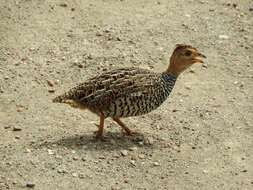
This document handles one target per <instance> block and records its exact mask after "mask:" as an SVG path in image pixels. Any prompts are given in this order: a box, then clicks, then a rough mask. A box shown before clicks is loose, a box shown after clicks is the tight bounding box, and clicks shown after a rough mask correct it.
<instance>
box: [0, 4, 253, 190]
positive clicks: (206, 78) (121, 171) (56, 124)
mask: <svg viewBox="0 0 253 190" xmlns="http://www.w3.org/2000/svg"><path fill="white" fill-rule="evenodd" d="M177 43H187V44H191V45H193V46H195V47H197V48H198V49H199V50H200V51H201V52H203V53H204V54H205V55H206V56H207V57H208V59H207V60H206V63H205V64H204V65H201V64H198V65H195V66H194V67H192V69H191V70H188V71H186V72H185V73H183V74H182V75H181V76H180V77H179V79H178V81H177V84H176V86H175V88H174V90H173V93H172V94H171V96H170V98H169V99H168V100H167V101H166V102H165V103H164V104H163V105H162V106H161V107H160V108H159V109H157V110H156V111H154V112H151V113H150V114H148V115H144V116H141V117H132V118H126V119H124V121H125V122H126V123H127V124H128V126H129V127H130V128H131V129H133V130H135V131H137V132H138V133H139V134H138V135H136V136H133V137H127V136H124V135H123V134H122V131H121V130H120V128H119V127H118V126H117V125H116V124H115V123H113V122H112V121H111V120H109V119H108V120H106V126H107V127H106V134H105V135H106V137H107V139H108V140H107V141H106V142H101V141H96V140H94V138H93V136H94V135H93V131H95V130H96V125H95V124H96V123H98V121H99V118H98V117H97V116H96V115H94V114H92V113H89V112H87V111H81V110H77V109H73V108H70V107H69V106H67V105H63V104H53V103H52V101H51V100H52V98H53V97H55V96H56V95H58V94H61V93H62V92H64V91H65V90H67V89H69V88H70V87H72V86H74V85H76V84H77V83H79V82H82V81H84V80H85V79H87V78H89V77H91V76H93V75H96V74H98V73H101V72H102V71H105V70H110V69H113V68H120V67H128V66H135V67H142V68H148V69H152V70H155V71H157V72H161V71H163V70H165V69H166V68H167V66H168V58H169V56H170V54H171V52H172V50H173V48H174V47H175V44H177ZM252 60H253V2H252V1H251V0H241V1H239V0H234V1H227V0H212V1H211V0H179V1H177V0H171V1H167V0H159V1H152V0H138V1H134V0H89V1H88V0H82V1H81V0H75V1H71V0H62V1H59V0H56V1H53V0H15V1H13V0H10V1H4V0H1V3H0V135H1V137H0V189H1V190H6V189H15V190H16V189H32V188H33V189H38V190H49V189H53V190H57V189H58V190H60V189H61V190H69V189H109V190H110V189H111V190H118V189H139V190H144V189H146V190H151V189H175V190H178V189H179V190H181V189H182V190H187V189H189V190H191V189H201V190H203V189H210V190H213V189H219V190H221V189H225V190H227V189H231V190H235V189H239V190H246V189H253V164H252V163H253V140H252V137H253V93H252V92H253V67H252V63H253V62H252Z"/></svg>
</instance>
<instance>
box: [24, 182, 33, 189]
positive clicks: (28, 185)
mask: <svg viewBox="0 0 253 190" xmlns="http://www.w3.org/2000/svg"><path fill="white" fill-rule="evenodd" d="M26 187H28V188H34V187H35V184H34V183H31V182H28V183H27V184H26Z"/></svg>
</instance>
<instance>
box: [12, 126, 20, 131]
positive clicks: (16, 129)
mask: <svg viewBox="0 0 253 190" xmlns="http://www.w3.org/2000/svg"><path fill="white" fill-rule="evenodd" d="M12 130H13V131H22V129H21V128H20V127H13V129H12Z"/></svg>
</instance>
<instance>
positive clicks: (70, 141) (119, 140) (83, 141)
mask: <svg viewBox="0 0 253 190" xmlns="http://www.w3.org/2000/svg"><path fill="white" fill-rule="evenodd" d="M149 141H150V140H149V138H148V137H145V136H144V135H143V134H135V135H133V136H127V135H122V133H119V132H114V133H112V132H108V133H107V134H106V136H105V138H104V139H102V140H101V139H96V138H95V137H94V135H91V134H89V135H74V136H67V137H61V138H60V139H57V140H53V141H44V142H42V143H40V144H37V145H36V146H37V147H47V148H51V147H57V146H58V147H66V148H71V149H87V150H96V151H99V150H107V151H112V150H118V149H127V148H130V147H134V146H136V147H137V146H138V147H145V148H154V143H153V142H149Z"/></svg>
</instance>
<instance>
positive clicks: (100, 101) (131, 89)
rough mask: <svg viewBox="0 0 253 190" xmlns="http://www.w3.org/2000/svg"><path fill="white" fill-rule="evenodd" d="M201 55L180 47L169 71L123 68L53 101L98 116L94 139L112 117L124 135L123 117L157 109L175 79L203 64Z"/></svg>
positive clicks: (174, 53) (192, 48) (177, 47)
mask: <svg viewBox="0 0 253 190" xmlns="http://www.w3.org/2000/svg"><path fill="white" fill-rule="evenodd" d="M202 58H205V56H204V55H203V54H201V53H200V52H198V50H197V49H196V48H194V47H192V46H190V45H183V44H179V45H177V46H176V48H175V50H174V51H173V53H172V55H171V57H170V63H169V66H168V68H167V69H166V70H165V71H164V72H162V73H155V72H152V71H149V70H146V69H140V68H122V69H115V70H112V71H109V72H104V73H101V74H99V75H97V76H95V77H93V78H90V79H88V80H87V81H85V82H83V83H81V84H79V85H77V86H76V87H74V88H72V89H70V90H69V91H67V92H66V93H64V94H62V95H60V96H58V97H56V98H54V99H53V102H59V103H66V104H69V105H70V106H72V107H75V108H81V109H88V110H90V111H91V112H93V113H95V114H97V115H98V116H99V117H100V124H99V127H98V131H96V137H97V138H100V137H102V136H103V128H104V120H105V118H107V117H111V118H112V119H113V120H114V121H115V122H116V123H118V125H120V126H121V127H122V128H123V129H124V131H125V132H126V134H127V135H131V134H132V131H131V130H130V129H129V128H128V127H127V126H126V125H125V124H124V123H123V122H122V121H121V118H122V117H130V116H138V115H143V114H147V113H149V112H151V111H152V110H155V109H156V108H158V107H159V106H160V105H161V104H162V103H163V102H164V101H165V100H166V99H167V98H168V96H169V94H170V92H171V91H172V89H173V87H174V85H175V82H176V80H177V78H178V76H179V75H180V74H181V73H182V72H183V71H184V70H186V69H187V68H189V67H190V66H192V65H193V64H194V63H203V61H202Z"/></svg>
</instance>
